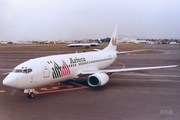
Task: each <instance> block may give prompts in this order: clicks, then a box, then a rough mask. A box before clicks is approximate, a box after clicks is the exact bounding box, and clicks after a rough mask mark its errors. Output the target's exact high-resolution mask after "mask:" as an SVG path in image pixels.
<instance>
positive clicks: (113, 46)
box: [103, 25, 118, 51]
mask: <svg viewBox="0 0 180 120" xmlns="http://www.w3.org/2000/svg"><path fill="white" fill-rule="evenodd" d="M117 40H118V25H116V27H115V29H114V32H113V34H112V37H111V40H110V42H109V44H108V46H107V47H106V48H104V49H103V51H116V49H117Z"/></svg>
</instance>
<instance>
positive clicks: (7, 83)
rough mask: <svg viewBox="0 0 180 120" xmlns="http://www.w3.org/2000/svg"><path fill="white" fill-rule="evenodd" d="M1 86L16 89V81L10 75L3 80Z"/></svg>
mask: <svg viewBox="0 0 180 120" xmlns="http://www.w3.org/2000/svg"><path fill="white" fill-rule="evenodd" d="M2 83H3V85H5V86H8V87H13V88H16V86H17V80H16V77H15V76H14V75H12V74H11V73H10V74H9V75H8V76H7V77H6V78H5V79H4V80H3V82H2Z"/></svg>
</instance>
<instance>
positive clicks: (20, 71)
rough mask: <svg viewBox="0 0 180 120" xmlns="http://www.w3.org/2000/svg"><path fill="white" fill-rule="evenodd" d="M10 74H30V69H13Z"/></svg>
mask: <svg viewBox="0 0 180 120" xmlns="http://www.w3.org/2000/svg"><path fill="white" fill-rule="evenodd" d="M12 72H15V73H26V74H27V73H30V72H32V69H31V68H24V69H14V70H13V71H12Z"/></svg>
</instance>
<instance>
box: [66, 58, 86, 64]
mask: <svg viewBox="0 0 180 120" xmlns="http://www.w3.org/2000/svg"><path fill="white" fill-rule="evenodd" d="M69 60H70V64H75V63H80V62H86V58H74V59H73V58H69Z"/></svg>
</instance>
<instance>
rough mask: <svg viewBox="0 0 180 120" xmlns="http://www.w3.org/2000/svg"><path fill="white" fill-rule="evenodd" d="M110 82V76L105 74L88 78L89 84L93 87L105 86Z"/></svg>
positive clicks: (97, 74) (96, 74)
mask: <svg viewBox="0 0 180 120" xmlns="http://www.w3.org/2000/svg"><path fill="white" fill-rule="evenodd" d="M108 81H109V76H108V75H107V74H105V73H95V74H92V75H90V76H89V77H88V80H87V82H88V84H89V85H90V86H91V87H98V86H103V85H105V84H106V83H107V82H108Z"/></svg>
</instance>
